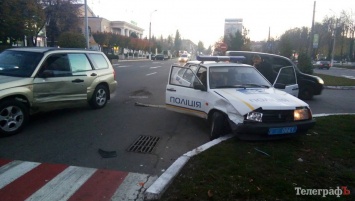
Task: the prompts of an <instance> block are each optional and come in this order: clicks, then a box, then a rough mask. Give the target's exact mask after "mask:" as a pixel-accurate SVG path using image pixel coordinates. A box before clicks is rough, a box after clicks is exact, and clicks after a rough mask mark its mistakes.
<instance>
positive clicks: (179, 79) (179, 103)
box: [165, 66, 207, 118]
mask: <svg viewBox="0 0 355 201" xmlns="http://www.w3.org/2000/svg"><path fill="white" fill-rule="evenodd" d="M197 68H198V67H197V66H190V67H182V66H172V67H171V70H170V76H169V80H168V84H167V87H166V99H165V103H166V108H167V109H168V110H172V111H175V112H180V113H185V114H190V115H194V116H198V117H202V118H207V113H206V106H205V105H204V104H203V100H204V99H205V96H206V92H204V91H201V90H196V89H194V88H193V83H194V82H196V81H198V80H199V79H198V78H197V76H196V72H197Z"/></svg>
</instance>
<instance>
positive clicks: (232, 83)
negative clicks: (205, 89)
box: [209, 66, 270, 89]
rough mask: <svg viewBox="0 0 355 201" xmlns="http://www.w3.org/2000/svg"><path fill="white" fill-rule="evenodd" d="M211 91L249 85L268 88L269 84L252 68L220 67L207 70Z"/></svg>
mask: <svg viewBox="0 0 355 201" xmlns="http://www.w3.org/2000/svg"><path fill="white" fill-rule="evenodd" d="M209 71H210V74H209V86H210V88H211V89H215V88H225V87H228V88H229V87H236V86H243V87H249V85H253V86H255V85H260V86H270V83H269V82H268V81H267V80H266V79H265V78H264V77H263V76H262V75H261V74H260V73H259V72H258V71H257V70H256V69H255V68H254V67H241V66H238V67H236V66H221V67H211V68H210V69H209Z"/></svg>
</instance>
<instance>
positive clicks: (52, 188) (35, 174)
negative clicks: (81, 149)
mask: <svg viewBox="0 0 355 201" xmlns="http://www.w3.org/2000/svg"><path fill="white" fill-rule="evenodd" d="M156 179H157V176H151V175H147V174H140V173H132V172H121V171H116V170H102V169H95V168H86V167H77V166H69V165H63V164H47V163H43V164H42V163H36V162H25V161H17V160H14V161H11V160H6V159H0V186H1V188H0V201H23V200H26V201H41V200H43V201H49V200H50V201H62V200H63V201H64V200H65V201H78V200H85V201H98V200H100V201H109V200H112V201H126V200H127V201H128V200H136V201H143V200H144V194H143V192H145V190H146V189H147V188H148V187H149V186H150V185H152V183H153V182H154V181H155V180H156Z"/></svg>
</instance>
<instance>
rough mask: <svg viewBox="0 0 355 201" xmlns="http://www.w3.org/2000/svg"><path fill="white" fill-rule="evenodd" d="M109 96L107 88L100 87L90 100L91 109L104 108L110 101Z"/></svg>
mask: <svg viewBox="0 0 355 201" xmlns="http://www.w3.org/2000/svg"><path fill="white" fill-rule="evenodd" d="M108 94H109V91H108V89H107V87H106V86H104V85H102V84H100V85H98V86H97V87H96V89H95V91H94V94H93V95H92V97H91V100H90V105H91V107H92V108H94V109H100V108H103V107H104V106H105V105H106V103H107V101H108Z"/></svg>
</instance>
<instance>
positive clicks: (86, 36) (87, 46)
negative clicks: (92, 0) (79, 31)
mask: <svg viewBox="0 0 355 201" xmlns="http://www.w3.org/2000/svg"><path fill="white" fill-rule="evenodd" d="M84 9H85V17H84V28H85V40H86V49H89V27H88V4H87V0H85V6H84Z"/></svg>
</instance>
